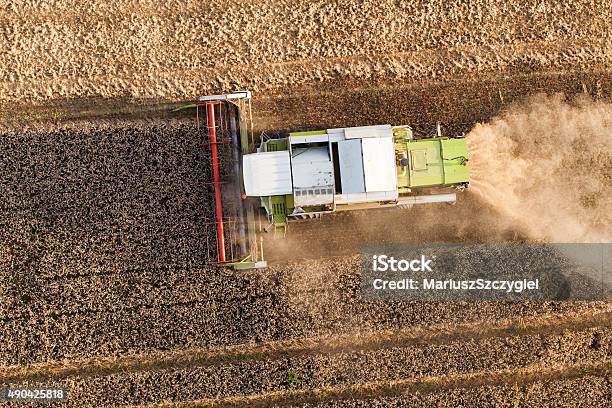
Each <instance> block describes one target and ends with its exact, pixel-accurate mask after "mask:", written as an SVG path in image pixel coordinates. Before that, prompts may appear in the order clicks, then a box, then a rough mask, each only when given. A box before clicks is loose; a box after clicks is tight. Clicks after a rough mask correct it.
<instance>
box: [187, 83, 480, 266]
mask: <svg viewBox="0 0 612 408" xmlns="http://www.w3.org/2000/svg"><path fill="white" fill-rule="evenodd" d="M202 108H203V109H202ZM201 111H203V112H201ZM196 117H197V121H198V125H199V126H200V129H203V130H204V131H205V133H206V138H205V140H206V141H207V143H208V144H209V146H210V150H211V154H210V159H211V164H212V166H211V167H212V172H213V177H212V179H213V183H212V185H213V188H214V193H215V219H214V220H211V222H212V223H214V224H215V225H216V230H217V234H216V241H215V243H214V245H212V246H213V247H215V248H216V251H213V252H217V256H216V260H217V261H218V263H220V264H226V265H229V266H233V267H235V268H257V267H265V266H266V262H265V261H264V254H263V239H262V236H261V235H262V233H263V232H270V233H273V234H274V235H275V236H276V237H284V236H285V235H286V234H287V228H288V225H289V223H290V222H292V221H296V220H308V219H313V218H320V217H321V216H322V215H323V214H330V213H334V212H337V211H346V210H354V209H366V208H380V207H398V206H411V205H413V204H425V203H439V202H449V203H454V202H455V201H456V199H457V197H456V194H455V193H449V192H448V189H449V188H457V189H463V188H465V187H467V186H468V184H469V177H470V168H469V166H468V152H467V145H466V141H465V139H463V138H461V137H458V138H448V137H442V136H441V134H440V128H439V126H438V132H437V133H438V134H437V135H436V136H435V137H427V138H419V137H415V135H414V133H413V132H412V129H411V128H410V127H409V126H391V125H377V126H361V127H351V128H336V129H325V130H314V131H307V132H292V133H288V134H284V135H277V136H274V137H269V136H267V135H265V134H262V135H261V137H259V138H258V140H255V138H254V135H253V130H252V117H251V93H250V92H248V91H244V92H236V93H233V94H227V95H212V96H203V97H201V98H199V99H198V100H197V101H196ZM440 190H444V191H443V192H442V191H440ZM262 219H265V220H266V221H265V222H262ZM213 258H214V256H213Z"/></svg>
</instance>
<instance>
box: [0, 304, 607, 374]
mask: <svg viewBox="0 0 612 408" xmlns="http://www.w3.org/2000/svg"><path fill="white" fill-rule="evenodd" d="M610 326H612V311H610V310H607V311H603V312H599V313H594V314H593V313H591V312H590V311H589V312H588V313H586V314H577V315H573V316H572V315H562V316H554V315H545V316H537V317H533V318H527V319H524V320H522V321H519V322H516V321H512V320H508V321H506V322H504V323H503V324H489V325H484V326H483V325H481V324H464V325H458V326H454V327H448V326H442V327H440V328H435V327H429V328H411V329H404V330H400V331H378V332H372V333H364V334H361V335H344V336H335V337H332V338H322V339H301V340H299V341H278V342H269V343H264V344H262V345H253V346H248V345H237V346H231V347H225V348H222V349H218V350H205V349H200V350H187V351H184V352H172V353H152V354H151V355H148V356H134V357H123V358H119V359H117V358H113V359H95V360H74V361H71V362H70V365H69V366H65V365H63V364H61V363H60V364H57V363H52V364H38V365H33V366H32V367H30V368H25V369H24V368H22V367H19V366H14V367H9V368H5V369H4V370H2V371H0V373H1V374H0V382H19V381H25V380H40V381H42V380H46V379H55V380H60V379H65V378H68V377H77V376H78V377H87V376H97V375H111V374H113V373H118V372H132V371H146V370H155V369H173V368H179V367H180V368H184V367H198V366H211V365H218V364H223V363H224V362H227V361H247V360H257V359H268V360H275V359H283V358H289V357H306V356H313V355H316V354H320V353H327V354H334V353H343V352H346V351H373V350H381V349H385V348H391V347H406V346H409V345H414V346H418V345H427V344H434V345H443V344H446V343H450V342H452V341H468V340H470V339H476V338H477V339H486V338H496V337H500V338H503V337H510V336H519V335H536V334H559V333H562V332H563V331H565V330H569V329H571V330H585V329H588V328H592V327H610Z"/></svg>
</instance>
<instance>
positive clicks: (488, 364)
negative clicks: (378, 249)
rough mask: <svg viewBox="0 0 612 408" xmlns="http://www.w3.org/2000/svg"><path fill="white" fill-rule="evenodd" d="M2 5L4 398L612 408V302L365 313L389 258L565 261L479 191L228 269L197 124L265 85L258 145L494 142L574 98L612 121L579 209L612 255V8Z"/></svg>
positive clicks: (331, 225)
mask: <svg viewBox="0 0 612 408" xmlns="http://www.w3.org/2000/svg"><path fill="white" fill-rule="evenodd" d="M0 5H1V7H0V37H2V38H3V39H4V42H3V43H2V44H1V45H0V50H2V52H0V208H1V211H0V389H1V388H4V387H5V386H44V387H51V386H57V387H63V388H65V389H66V390H67V391H68V399H67V401H66V402H65V405H66V406H74V407H83V406H92V407H93V406H95V407H99V406H109V407H111V406H122V405H126V406H128V405H129V406H147V405H153V404H158V405H161V406H169V407H173V406H184V405H185V404H187V403H193V404H194V405H196V406H197V405H201V406H210V405H221V406H270V405H273V406H306V407H314V406H326V407H341V406H354V407H369V406H401V407H404V406H406V407H408V406H410V407H412V406H457V405H462V406H475V407H476V406H483V405H484V406H510V405H512V406H516V405H518V406H533V407H541V406H593V407H602V406H606V405H607V404H609V403H610V395H612V374H611V371H612V302H610V301H597V302H578V301H550V302H438V303H436V302H416V301H415V302H407V301H404V302H374V301H364V300H362V299H361V295H360V268H361V260H360V257H359V251H360V245H361V244H362V243H363V242H388V243H417V242H451V243H460V242H523V241H530V240H545V239H543V238H542V237H539V236H537V237H536V236H533V235H532V229H530V228H529V227H530V225H529V223H525V222H522V221H521V222H519V221H517V219H516V218H513V217H511V216H510V215H509V213H507V212H504V209H503V208H502V207H501V206H496V205H495V202H494V201H491V200H487V199H485V198H484V197H483V195H480V194H476V193H474V192H473V191H470V189H468V190H467V191H465V192H462V193H461V194H460V198H459V201H458V202H457V204H456V205H454V206H448V205H446V204H432V205H428V206H420V207H414V208H409V209H393V210H374V211H373V212H369V213H368V214H364V213H363V212H361V211H356V212H354V213H351V214H338V215H336V216H333V217H328V218H323V219H321V220H316V223H315V224H312V223H311V224H307V223H302V224H296V225H295V226H294V225H291V227H290V231H289V236H290V237H289V238H288V240H287V241H286V242H285V243H284V244H281V243H272V244H271V245H268V247H269V250H268V260H269V261H270V267H269V268H267V269H264V270H251V271H233V270H231V269H228V268H222V267H218V266H213V265H210V264H209V261H210V260H211V259H212V255H211V252H210V246H209V245H208V243H209V242H211V241H213V240H214V237H215V229H214V226H212V225H210V224H207V222H206V221H207V220H208V219H210V218H212V217H213V211H214V202H213V193H212V190H211V188H210V185H209V184H210V181H211V180H210V179H209V177H208V175H209V174H210V168H209V166H210V163H209V161H208V159H207V157H206V152H205V149H203V144H204V142H205V141H204V140H203V139H202V138H203V134H202V133H201V132H200V131H198V129H197V128H196V126H195V122H194V120H193V111H189V110H183V111H180V112H172V108H174V107H177V106H181V105H183V104H184V102H185V101H187V100H193V99H194V98H195V97H197V96H200V95H205V94H212V93H221V92H231V91H234V90H237V89H249V90H251V91H253V96H254V99H253V115H254V126H255V130H256V131H257V132H260V131H277V130H309V129H317V128H332V127H347V126H359V125H370V124H380V123H391V124H410V125H412V126H413V127H414V128H415V129H416V130H418V131H422V132H432V131H434V129H435V127H436V122H438V121H440V122H441V124H442V129H443V131H444V132H448V133H466V134H468V133H469V132H470V131H471V130H472V129H473V128H474V126H475V125H476V124H477V123H488V122H490V121H492V120H493V118H495V117H498V118H499V117H502V118H506V119H507V117H508V115H509V116H512V112H514V111H513V110H512V109H514V107H515V106H517V105H520V106H523V107H524V106H532V105H533V102H530V103H527V104H525V100H532V101H533V99H529V98H533V96H534V95H536V94H547V95H553V94H558V93H562V94H563V95H564V96H563V97H561V96H550V97H547V96H540V99H538V100H544V101H549V100H551V99H547V98H553V99H552V100H554V101H557V100H558V99H554V98H561V99H562V100H563V101H564V102H563V103H564V104H567V106H570V107H572V106H596V107H597V110H596V112H597V114H601V115H603V117H602V118H599V119H598V118H595V119H594V120H593V121H592V123H595V124H596V125H597V126H591V127H584V126H582V124H581V126H579V128H580V129H583V128H584V129H588V130H589V131H591V130H593V129H598V128H601V129H602V135H601V136H602V139H601V140H602V141H601V143H600V142H597V143H592V145H593V146H596V148H595V149H593V150H592V151H588V152H587V153H588V154H586V153H585V154H583V155H581V156H580V159H581V160H583V159H584V160H586V161H588V166H586V165H585V168H588V171H591V172H592V174H595V175H596V177H592V180H591V181H592V183H593V184H592V185H590V188H592V191H591V192H590V194H591V193H593V194H594V193H595V192H596V193H598V194H597V195H596V197H600V199H599V200H596V199H595V198H593V197H595V196H593V195H592V194H591V195H582V196H580V195H578V196H577V197H578V198H579V199H577V202H578V203H579V205H580V206H582V207H581V208H583V209H584V210H585V211H587V212H588V213H589V217H590V218H589V221H592V222H593V225H594V228H595V227H597V228H599V230H597V231H598V232H600V233H601V234H600V235H598V236H603V237H610V229H609V225H610V224H609V219H610V218H609V217H610V214H611V212H610V211H609V209H610V208H611V207H610V205H611V204H610V199H609V197H612V192H611V191H610V185H612V183H610V181H612V166H611V163H612V160H611V158H610V156H611V153H610V150H609V147H610V138H611V137H612V133H610V130H611V129H612V108H610V106H612V105H610V104H611V103H612V69H611V68H610V67H612V24H611V23H610V21H612V3H611V2H610V1H608V0H602V1H581V0H572V1H567V2H558V1H536V0H533V1H524V2H505V1H496V0H492V1H478V2H467V1H458V2H442V1H410V2H408V1H378V2H369V1H356V0H347V1H338V2H328V1H318V0H312V1H305V0H299V1H282V0H249V1H227V0H222V1H219V2H214V3H205V2H204V3H203V2H199V1H176V0H175V1H163V2H162V1H159V2H157V1H136V0H133V1H129V0H112V1H88V2H81V1H70V0H63V1H34V0H26V1H16V0H0ZM585 100H588V101H589V102H588V103H589V104H593V105H588V104H587V105H580V104H581V103H583V102H580V101H585ZM521 104H522V105H521ZM563 106H565V105H563ZM504 112H506V115H507V116H503V115H504ZM507 112H510V113H509V114H508V113H507ZM606 115H607V116H606ZM524 137H525V138H528V137H529V135H525V136H524ZM468 140H469V136H468ZM525 140H527V139H525ZM552 140H553V142H550V140H547V139H542V143H544V144H545V146H543V147H542V149H543V150H546V149H553V148H554V140H555V139H554V138H553V139H552ZM557 140H561V139H557ZM546 143H549V144H546ZM598 143H600V144H598ZM526 145H527V143H525V144H520V143H519V145H518V148H521V147H524V146H526ZM529 145H530V146H531V144H529ZM576 146H580V144H579V143H578V142H576ZM547 151H548V150H547ZM570 165H571V166H576V165H577V164H576V161H571V162H570ZM572 170H575V169H574V168H573V167H572ZM585 171H586V170H585ZM574 173H576V174H578V173H580V171H574ZM580 174H582V173H580ZM566 197H574V195H573V192H571V191H570V192H568V193H567V194H566ZM553 207H554V206H553ZM398 220H400V221H398ZM401 220H405V222H402V221H401ZM414 220H418V222H414ZM347 230H349V231H351V233H350V234H346V231H347ZM551 240H552V239H551ZM1 404H3V402H1V401H0V405H1Z"/></svg>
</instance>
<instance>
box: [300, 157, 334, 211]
mask: <svg viewBox="0 0 612 408" xmlns="http://www.w3.org/2000/svg"><path fill="white" fill-rule="evenodd" d="M291 172H292V174H293V188H294V203H295V205H296V206H306V205H317V204H331V203H332V202H333V200H334V168H333V164H332V162H331V159H330V157H329V151H328V149H327V147H309V148H297V149H293V150H292V157H291Z"/></svg>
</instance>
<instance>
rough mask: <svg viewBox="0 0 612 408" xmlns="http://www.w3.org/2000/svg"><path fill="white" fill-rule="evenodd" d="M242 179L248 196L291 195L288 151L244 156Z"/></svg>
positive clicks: (291, 185) (291, 186)
mask: <svg viewBox="0 0 612 408" xmlns="http://www.w3.org/2000/svg"><path fill="white" fill-rule="evenodd" d="M243 177H244V190H245V192H246V194H247V195H248V196H269V195H282V194H292V193H293V184H292V183H291V161H290V158H289V151H287V150H285V151H280V152H261V153H253V154H246V155H244V156H243Z"/></svg>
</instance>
